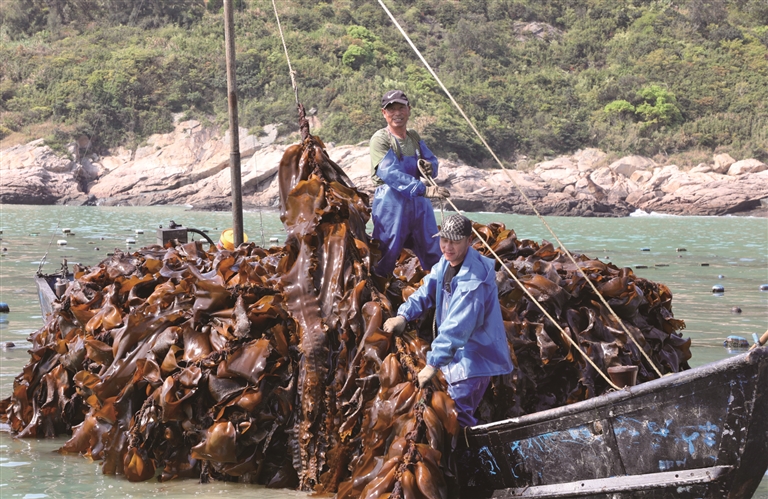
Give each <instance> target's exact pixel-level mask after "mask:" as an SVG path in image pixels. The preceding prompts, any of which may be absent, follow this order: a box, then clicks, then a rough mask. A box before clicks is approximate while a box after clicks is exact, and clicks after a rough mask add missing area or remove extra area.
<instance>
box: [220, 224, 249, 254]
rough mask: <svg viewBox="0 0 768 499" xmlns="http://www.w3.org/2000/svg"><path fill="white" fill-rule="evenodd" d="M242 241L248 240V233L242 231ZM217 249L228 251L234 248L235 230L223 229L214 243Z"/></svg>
mask: <svg viewBox="0 0 768 499" xmlns="http://www.w3.org/2000/svg"><path fill="white" fill-rule="evenodd" d="M243 242H244V243H247V242H248V234H246V233H245V232H243ZM216 247H217V248H219V249H225V250H229V251H234V250H235V232H234V231H233V230H232V229H224V231H223V232H222V233H221V236H220V237H219V242H218V244H216Z"/></svg>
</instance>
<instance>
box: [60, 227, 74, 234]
mask: <svg viewBox="0 0 768 499" xmlns="http://www.w3.org/2000/svg"><path fill="white" fill-rule="evenodd" d="M61 232H63V233H64V234H69V233H70V232H72V229H70V228H69V227H67V228H65V229H61Z"/></svg>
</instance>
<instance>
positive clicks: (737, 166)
mask: <svg viewBox="0 0 768 499" xmlns="http://www.w3.org/2000/svg"><path fill="white" fill-rule="evenodd" d="M765 170H768V165H766V164H765V163H763V162H762V161H760V160H758V159H742V160H741V161H737V162H735V163H734V164H732V165H731V166H730V168H728V175H731V176H734V177H735V176H737V175H744V174H745V173H759V172H762V171H765Z"/></svg>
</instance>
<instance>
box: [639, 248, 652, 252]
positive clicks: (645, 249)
mask: <svg viewBox="0 0 768 499" xmlns="http://www.w3.org/2000/svg"><path fill="white" fill-rule="evenodd" d="M640 251H651V248H640Z"/></svg>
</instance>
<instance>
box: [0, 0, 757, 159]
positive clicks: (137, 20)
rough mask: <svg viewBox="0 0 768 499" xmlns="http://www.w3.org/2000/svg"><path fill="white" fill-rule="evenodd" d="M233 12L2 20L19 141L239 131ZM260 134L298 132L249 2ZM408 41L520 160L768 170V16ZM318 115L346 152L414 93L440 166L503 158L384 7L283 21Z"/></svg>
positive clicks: (5, 12) (686, 1)
mask: <svg viewBox="0 0 768 499" xmlns="http://www.w3.org/2000/svg"><path fill="white" fill-rule="evenodd" d="M222 4H223V2H222V0H208V1H207V2H204V1H203V0H163V1H155V2H148V1H143V0H5V1H4V2H2V3H0V139H2V138H3V137H5V136H8V135H11V134H13V133H18V132H21V133H22V134H24V133H25V132H26V133H30V131H32V130H34V129H35V127H37V126H45V129H46V130H47V133H46V136H49V137H57V138H58V139H57V140H59V141H60V139H61V137H65V136H71V137H74V136H78V135H80V134H83V133H84V134H87V135H88V136H90V137H92V139H93V142H94V144H96V145H97V147H101V148H109V147H112V146H116V145H126V146H128V147H134V146H135V145H137V144H139V143H141V141H142V140H144V139H145V138H146V137H147V136H148V135H150V134H153V133H158V132H165V131H169V130H170V129H171V128H172V120H173V115H174V114H175V113H184V114H185V115H186V116H188V117H196V118H198V119H203V120H206V121H210V122H214V123H217V124H219V125H222V126H226V124H227V114H226V113H227V98H226V87H227V85H226V72H225V61H224V30H223V14H222ZM235 5H236V8H237V12H236V14H235V18H236V31H237V35H236V42H237V78H238V81H237V84H238V91H239V95H238V97H239V106H240V122H241V124H242V126H245V127H248V128H251V129H254V128H256V127H260V126H263V125H266V124H269V123H283V124H284V127H286V128H287V130H289V131H294V130H296V126H297V118H296V109H295V102H294V94H293V89H292V88H291V80H290V75H289V73H288V66H287V63H286V60H285V56H284V53H283V47H282V44H281V41H280V37H279V34H278V30H277V24H276V22H275V19H274V14H273V12H272V3H271V1H268V0H239V1H237V2H235ZM388 5H389V6H390V9H391V10H392V11H393V13H394V14H395V15H396V16H397V18H398V20H399V22H400V23H401V24H402V25H403V27H404V28H405V30H406V31H407V32H408V33H409V34H410V35H411V37H412V39H413V40H414V43H415V44H416V45H417V46H418V47H419V48H420V49H421V50H422V51H423V53H424V56H425V58H426V59H427V60H428V61H429V62H430V64H431V65H432V66H433V67H434V69H435V70H436V72H437V73H438V74H439V75H440V77H441V79H442V80H443V82H444V83H445V84H446V86H447V87H448V88H449V90H450V91H451V93H452V94H453V95H454V97H455V98H456V100H457V101H458V102H459V103H460V104H461V105H462V107H463V108H464V110H465V112H466V113H467V114H468V115H469V116H470V117H471V118H472V120H473V123H474V125H475V126H476V127H477V128H478V129H479V130H480V131H481V133H482V134H483V136H484V137H485V138H486V140H487V141H488V143H489V144H490V145H491V146H492V147H493V148H494V150H495V151H496V152H497V154H498V155H499V156H500V157H501V158H502V159H504V160H507V161H513V160H514V158H515V157H516V156H517V155H519V154H525V155H528V156H530V157H532V158H543V157H547V156H553V155H557V154H563V153H568V152H572V151H574V150H576V149H579V148H583V147H599V148H601V149H604V150H607V151H610V152H614V153H617V154H630V153H632V154H643V155H648V156H653V155H656V154H659V153H663V154H677V153H686V152H694V151H696V152H698V153H700V152H701V151H710V152H711V151H714V150H716V149H717V150H719V151H728V152H730V153H731V154H732V155H733V156H734V157H757V158H760V159H763V160H768V104H767V103H768V4H766V2H765V0H681V1H680V2H677V3H673V2H671V1H669V0H618V1H615V0H614V1H609V0H572V1H567V2H566V1H564V0H542V1H539V2H534V1H533V0H475V1H471V0H466V1H461V2H459V1H455V0H400V1H399V2H396V3H395V2H392V1H391V0H390V1H389V2H388ZM278 8H279V12H280V19H281V23H282V26H283V31H284V33H285V36H286V44H287V46H288V51H289V54H290V56H291V63H292V66H293V68H294V70H295V72H296V80H297V83H298V85H299V97H300V99H301V101H302V103H303V104H304V105H305V106H306V108H307V109H310V108H315V109H316V110H317V118H318V119H319V120H320V123H321V126H320V127H318V128H317V129H315V130H313V132H315V133H317V134H318V135H320V136H321V137H322V138H323V139H324V140H326V141H334V142H336V143H337V144H338V143H357V142H360V141H363V140H367V139H368V138H369V137H370V135H371V134H372V133H373V132H374V131H375V130H376V129H377V128H379V127H381V126H382V125H383V120H382V119H381V115H380V112H379V110H378V104H379V98H380V95H381V94H382V93H383V92H384V91H385V90H387V89H390V88H400V89H402V90H404V91H405V92H406V93H407V94H408V95H409V97H411V99H412V103H413V105H414V112H413V116H412V124H413V125H414V126H415V127H416V128H417V129H418V131H419V132H420V133H421V135H422V137H424V138H425V139H426V140H427V143H428V144H429V145H430V147H432V148H433V149H434V150H435V152H436V153H437V154H438V155H441V156H443V157H453V158H461V159H463V160H465V161H467V162H470V163H473V164H476V165H489V164H491V163H490V159H489V155H488V153H487V152H486V151H485V150H484V148H483V147H482V145H481V144H480V142H479V141H478V140H477V138H476V137H475V136H474V134H473V133H472V132H471V130H470V128H469V127H468V126H467V125H466V123H464V121H463V119H462V118H461V116H460V115H459V114H458V112H457V111H456V110H455V109H454V108H453V107H452V105H451V104H450V102H449V101H448V99H447V98H446V97H445V95H443V93H442V91H441V90H440V88H439V86H438V85H437V84H436V82H435V81H434V80H433V79H432V77H431V76H430V75H429V73H428V72H427V71H426V70H425V69H424V67H423V65H422V64H421V62H420V61H419V60H418V58H417V57H416V55H415V54H414V53H413V52H412V50H411V49H410V47H409V46H408V44H407V43H406V42H405V40H404V39H403V38H402V37H401V35H400V34H399V32H398V31H397V30H396V28H395V27H394V26H393V25H392V23H391V22H390V20H389V19H388V17H386V14H385V13H384V11H383V10H382V9H381V8H380V6H379V5H378V4H377V3H376V2H375V1H362V0H338V1H328V2H323V1H316V0H310V1H303V2H299V1H294V0H288V1H280V2H278Z"/></svg>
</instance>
